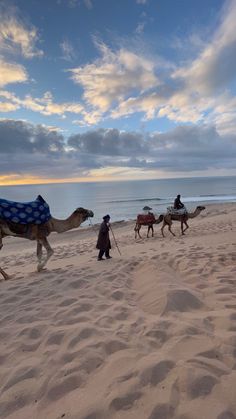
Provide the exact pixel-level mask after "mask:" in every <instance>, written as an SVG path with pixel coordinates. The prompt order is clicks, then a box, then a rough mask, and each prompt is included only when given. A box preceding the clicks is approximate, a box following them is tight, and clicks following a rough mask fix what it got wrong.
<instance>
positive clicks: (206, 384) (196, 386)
mask: <svg viewBox="0 0 236 419" xmlns="http://www.w3.org/2000/svg"><path fill="white" fill-rule="evenodd" d="M217 382H218V381H217V379H216V378H215V377H213V376H212V375H204V376H202V377H198V378H196V379H195V380H193V382H192V383H191V384H190V385H189V388H188V393H189V396H190V397H191V398H192V399H196V398H197V397H205V396H207V395H208V394H210V393H211V391H212V389H213V387H214V386H215V385H216V384H217Z"/></svg>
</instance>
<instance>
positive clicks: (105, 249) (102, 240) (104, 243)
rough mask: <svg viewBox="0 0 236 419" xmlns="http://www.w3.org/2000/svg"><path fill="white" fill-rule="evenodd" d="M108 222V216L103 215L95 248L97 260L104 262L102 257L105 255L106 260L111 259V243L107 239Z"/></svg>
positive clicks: (108, 238)
mask: <svg viewBox="0 0 236 419" xmlns="http://www.w3.org/2000/svg"><path fill="white" fill-rule="evenodd" d="M109 222H110V215H108V214H107V215H104V217H103V222H102V224H101V225H100V229H99V233H98V240H97V245H96V248H97V249H99V254H98V260H104V258H103V255H104V253H105V256H106V259H111V256H110V254H109V252H110V249H111V242H110V237H109V230H110V226H109Z"/></svg>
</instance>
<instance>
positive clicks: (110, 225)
mask: <svg viewBox="0 0 236 419" xmlns="http://www.w3.org/2000/svg"><path fill="white" fill-rule="evenodd" d="M109 227H110V230H111V232H112V236H113V239H114V242H115V245H116V247H117V250H118V252H119V254H120V256H121V253H120V249H119V246H118V244H117V241H116V239H115V236H114V233H113V230H112V228H111V225H110V226H109Z"/></svg>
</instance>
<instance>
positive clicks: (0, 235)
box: [0, 233, 10, 281]
mask: <svg viewBox="0 0 236 419" xmlns="http://www.w3.org/2000/svg"><path fill="white" fill-rule="evenodd" d="M2 247H3V244H2V234H1V233H0V250H1V249H2ZM0 274H1V275H2V276H3V278H4V279H5V281H6V280H7V279H9V278H10V277H9V275H7V273H6V272H5V271H4V270H3V269H2V268H0Z"/></svg>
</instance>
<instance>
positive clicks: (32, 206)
mask: <svg viewBox="0 0 236 419" xmlns="http://www.w3.org/2000/svg"><path fill="white" fill-rule="evenodd" d="M51 217H52V216H51V214H50V208H49V205H48V204H47V202H46V201H44V199H43V198H42V197H41V195H38V197H37V198H36V200H35V201H32V202H14V201H8V200H7V199H2V198H0V218H1V219H2V220H5V221H7V222H11V223H14V224H44V223H46V222H47V221H48V220H49V219H50V218H51Z"/></svg>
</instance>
